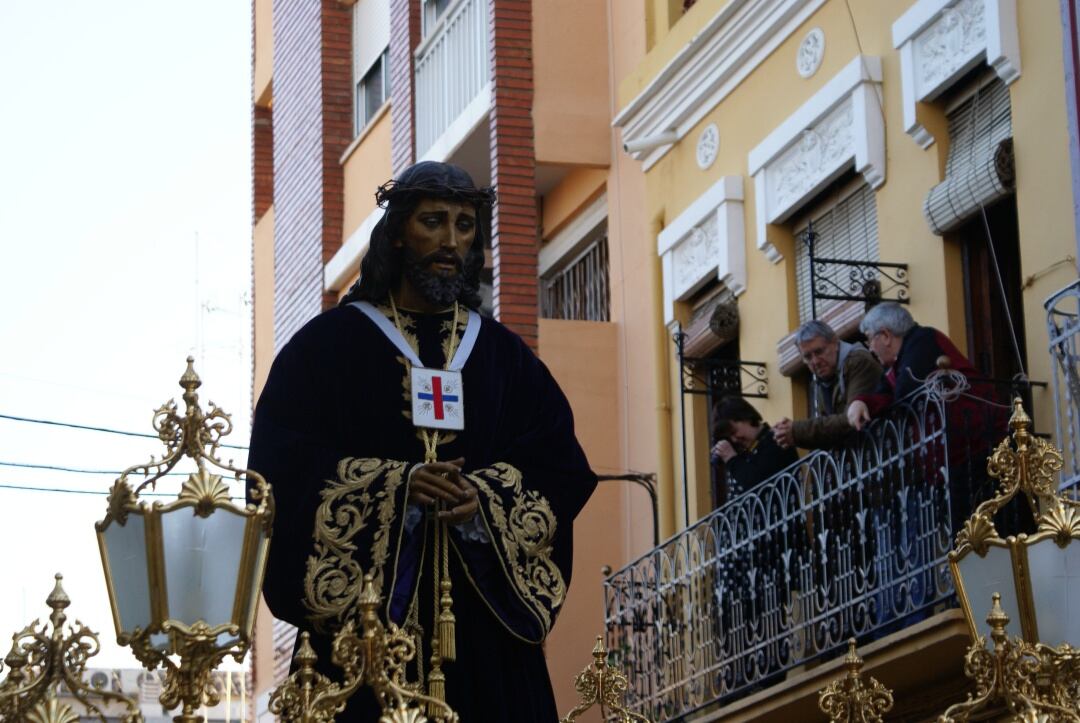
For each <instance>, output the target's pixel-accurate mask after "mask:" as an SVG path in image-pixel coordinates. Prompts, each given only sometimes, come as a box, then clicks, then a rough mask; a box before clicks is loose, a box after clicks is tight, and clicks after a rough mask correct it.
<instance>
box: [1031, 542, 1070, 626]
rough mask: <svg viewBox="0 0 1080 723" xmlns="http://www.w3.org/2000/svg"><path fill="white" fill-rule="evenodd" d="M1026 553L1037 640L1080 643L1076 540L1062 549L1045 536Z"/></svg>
mask: <svg viewBox="0 0 1080 723" xmlns="http://www.w3.org/2000/svg"><path fill="white" fill-rule="evenodd" d="M1027 554H1028V570H1029V571H1030V573H1031V588H1032V597H1033V598H1034V600H1035V620H1036V622H1037V624H1038V627H1039V642H1040V643H1046V644H1047V645H1053V646H1054V647H1057V646H1058V645H1061V644H1062V643H1071V644H1072V645H1080V543H1077V542H1073V543H1072V544H1070V545H1068V546H1067V547H1065V549H1062V548H1060V547H1058V546H1057V543H1056V542H1054V541H1053V540H1052V539H1046V540H1042V541H1040V542H1037V543H1035V544H1034V545H1031V546H1029V547H1028V551H1027Z"/></svg>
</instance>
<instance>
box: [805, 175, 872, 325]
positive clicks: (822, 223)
mask: <svg viewBox="0 0 1080 723" xmlns="http://www.w3.org/2000/svg"><path fill="white" fill-rule="evenodd" d="M834 188H835V189H836V190H835V194H834V195H831V197H830V196H829V195H827V196H826V199H825V200H824V201H821V202H818V203H816V204H814V205H813V206H812V207H811V208H810V211H809V213H808V214H807V215H806V216H804V217H803V219H802V221H801V222H799V224H798V225H797V226H796V231H795V287H796V293H797V295H798V301H799V320H800V321H809V320H810V319H811V318H812V316H813V313H812V311H811V309H812V306H813V305H812V304H811V299H810V295H811V288H810V266H809V263H810V256H809V252H808V251H807V248H806V243H805V239H806V232H807V227H808V225H809V222H811V221H812V222H813V224H814V231H815V232H816V233H817V241H816V243H815V244H814V256H815V257H817V258H829V259H845V260H849V261H877V260H878V230H877V207H876V206H875V202H874V190H873V189H872V188H870V186H869V185H868V184H867V183H866V182H865V181H864V180H863V179H862V178H861V177H860V178H859V179H858V181H857V182H856V183H855V185H854V187H852V184H851V183H850V182H848V183H846V184H841V185H838V186H834ZM834 199H835V200H834ZM833 276H835V274H830V278H832V277H833ZM834 280H835V281H836V282H837V283H840V284H843V283H844V280H843V279H842V278H836V279H834ZM852 293H856V294H857V293H859V290H858V289H854V290H852ZM838 303H840V302H837V301H821V300H819V301H818V303H817V316H818V318H821V316H822V313H823V312H824V310H825V309H827V308H829V307H830V306H834V305H836V304H838Z"/></svg>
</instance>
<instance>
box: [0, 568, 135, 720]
mask: <svg viewBox="0 0 1080 723" xmlns="http://www.w3.org/2000/svg"><path fill="white" fill-rule="evenodd" d="M62 580H63V576H62V575H61V574H60V573H57V574H56V582H55V584H54V585H53V590H52V592H51V593H49V597H48V598H47V599H46V604H47V605H48V606H49V608H50V609H51V610H52V614H51V615H50V616H49V625H41V626H40V627H39V626H38V622H37V621H36V620H35V621H34V622H32V623H30V624H29V625H27V626H26V627H25V628H23V629H22V630H20V631H19V632H17V633H15V635H13V636H12V643H11V651H10V652H9V653H8V654H7V656H6V657H5V658H4V663H6V664H7V666H8V668H9V669H10V670H9V671H8V675H7V677H6V678H4V679H3V680H0V720H5V721H31V722H33V723H76V722H77V721H78V720H79V716H78V714H77V713H75V711H73V710H72V708H71V706H69V705H68V704H67V703H64V702H62V701H60V700H58V699H57V698H56V694H57V691H58V690H59V689H60V688H61V687H66V688H67V689H68V690H69V691H70V692H71V694H72V696H73V697H74V698H75V699H77V700H78V701H79V702H80V703H81V704H82V705H83V707H85V709H86V712H87V714H88V715H89V716H90V717H93V718H99V719H101V720H105V713H104V711H103V710H102V708H101V705H99V702H100V704H108V703H119V704H121V705H122V706H123V707H124V709H125V711H126V712H125V713H124V715H123V717H122V720H123V721H124V722H125V723H141V721H142V719H143V718H142V714H141V713H140V712H139V709H138V706H137V705H136V703H135V701H134V700H132V699H131V698H128V697H127V696H125V695H121V694H119V693H113V692H110V691H106V690H98V689H96V688H93V687H91V686H88V685H86V684H85V683H84V682H83V676H84V674H85V672H86V662H87V660H89V659H90V658H92V657H93V656H95V655H97V653H98V650H100V649H101V643H100V642H99V641H98V637H97V634H96V633H94V632H93V631H92V630H90V629H89V628H87V627H86V626H85V625H83V624H82V623H80V622H78V621H76V625H77V626H78V627H72V626H67V627H66V629H65V623H66V622H67V615H66V613H65V612H64V611H65V610H66V609H67V607H68V606H69V605H71V598H69V597H68V595H67V593H66V592H64V586H63V584H62ZM49 626H51V627H52V630H49V629H48V628H49ZM95 701H98V702H95Z"/></svg>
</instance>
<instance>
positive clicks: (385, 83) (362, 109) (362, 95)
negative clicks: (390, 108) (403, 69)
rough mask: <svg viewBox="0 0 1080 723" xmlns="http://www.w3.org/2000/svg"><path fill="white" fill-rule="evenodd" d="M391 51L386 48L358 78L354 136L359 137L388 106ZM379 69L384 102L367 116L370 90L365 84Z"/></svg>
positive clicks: (354, 92)
mask: <svg viewBox="0 0 1080 723" xmlns="http://www.w3.org/2000/svg"><path fill="white" fill-rule="evenodd" d="M389 60H390V49H389V48H386V49H385V50H383V52H382V54H380V55H379V57H378V58H377V59H376V60H375V62H373V63H372V64H371V65H370V66H369V67H368V69H367V70H366V71H365V72H364V74H363V75H362V76H360V77H359V78H356V79H355V81H354V85H353V135H354V136H359V135H360V134H361V133H362V132H363V131H364V129H365V128H366V127H367V126H368V124H369V123H371V121H372V119H373V118H375V117H376V116H377V115H378V114H379V110H380V109H381V108H382V107H383V106H384V105H386V101H388V100H389V99H390V94H389V92H388V91H389V90H390V63H389ZM376 66H378V67H379V74H380V75H381V76H382V77H381V79H380V80H381V88H382V101H381V102H380V103H379V105H378V107H376V108H375V109H373V110H372V112H371V114H370V115H368V114H367V93H368V88H367V85H366V84H365V81H367V79H368V77H369V76H370V75H371V71H372V70H374V69H375V67H376Z"/></svg>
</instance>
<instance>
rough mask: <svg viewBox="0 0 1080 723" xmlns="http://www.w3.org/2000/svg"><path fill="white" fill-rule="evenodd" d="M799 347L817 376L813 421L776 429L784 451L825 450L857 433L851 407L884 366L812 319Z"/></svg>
mask: <svg viewBox="0 0 1080 723" xmlns="http://www.w3.org/2000/svg"><path fill="white" fill-rule="evenodd" d="M795 345H796V346H797V347H798V348H799V354H800V355H801V356H802V359H803V361H804V362H805V363H806V366H807V368H808V369H809V370H810V373H811V374H813V375H814V379H813V382H812V384H811V388H810V393H811V398H812V401H813V416H812V417H810V419H800V420H797V421H792V420H790V419H788V418H787V417H785V418H783V419H781V420H780V421H779V422H777V423H776V425H775V426H773V434H774V436H775V437H776V442H777V443H778V444H779V445H780V446H781V447H801V448H803V449H821V448H828V447H836V446H838V445H840V444H843V442H844V440H845V439H846V438H847V437H848V435H849V434H851V432H852V431H853V427H852V426H851V424H850V423H849V422H848V419H847V414H846V411H847V407H848V405H849V404H850V403H851V402H852V401H854V400H855V398H856V397H858V396H859V395H861V394H869V393H870V392H872V391H873V390H874V388H875V387H876V386H877V383H878V380H879V379H880V378H881V365H880V364H878V363H877V361H876V360H875V359H874V357H873V355H872V354H871V353H870V352H869V351H867V350H866V348H865V347H863V346H862V345H861V344H849V343H847V342H846V341H842V340H841V339H840V337H838V336H837V335H836V332H835V331H833V328H832V327H831V326H829V325H828V324H826V323H825V322H824V321H818V320H817V319H814V320H812V321H808V322H806V323H805V324H803V325H802V326H800V327H799V330H798V331H797V332H795Z"/></svg>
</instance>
